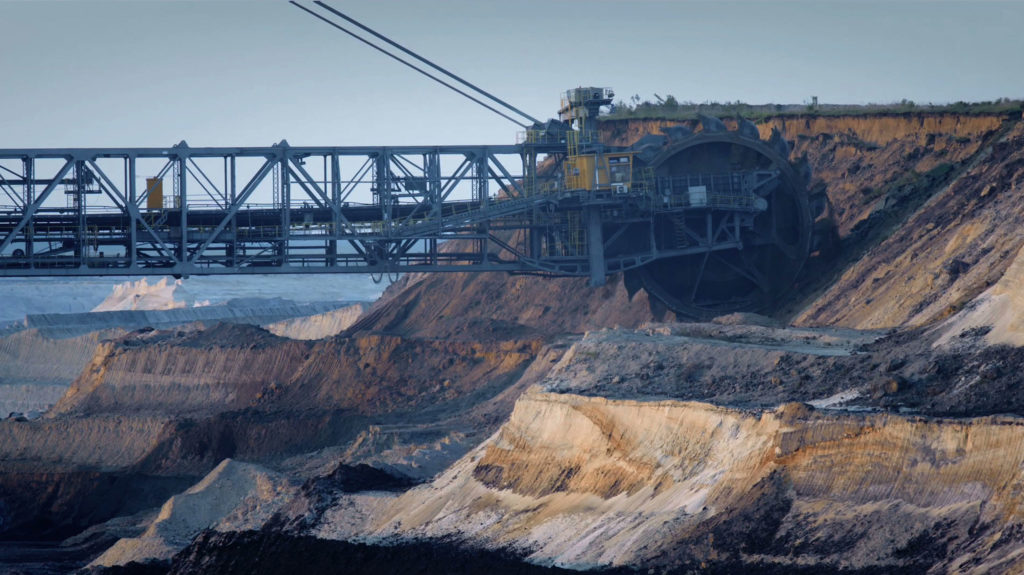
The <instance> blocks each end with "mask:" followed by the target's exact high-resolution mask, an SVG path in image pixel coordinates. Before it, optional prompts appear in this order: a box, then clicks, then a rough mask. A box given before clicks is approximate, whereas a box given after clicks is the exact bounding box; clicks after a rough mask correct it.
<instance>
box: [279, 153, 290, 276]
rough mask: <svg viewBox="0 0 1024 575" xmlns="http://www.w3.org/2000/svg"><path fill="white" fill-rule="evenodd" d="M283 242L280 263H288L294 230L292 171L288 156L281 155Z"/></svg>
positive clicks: (284, 264) (285, 264) (283, 264)
mask: <svg viewBox="0 0 1024 575" xmlns="http://www.w3.org/2000/svg"><path fill="white" fill-rule="evenodd" d="M280 166H281V243H280V244H279V246H280V247H279V249H280V260H279V261H280V265H282V266H287V265H288V238H289V236H291V230H292V186H291V172H290V171H289V170H288V156H287V154H285V153H282V155H281V164H280Z"/></svg>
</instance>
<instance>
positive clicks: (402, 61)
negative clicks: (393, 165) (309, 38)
mask: <svg viewBox="0 0 1024 575" xmlns="http://www.w3.org/2000/svg"><path fill="white" fill-rule="evenodd" d="M289 4H292V5H294V6H297V7H298V8H301V9H302V10H303V11H305V12H306V13H308V14H311V15H312V16H314V17H316V18H318V19H320V20H323V21H324V22H326V23H328V24H330V25H331V26H334V27H335V28H337V29H338V30H341V31H342V32H344V33H346V34H348V35H349V36H351V37H353V38H355V39H356V40H359V41H360V42H362V43H363V44H366V45H367V46H369V47H371V48H373V49H374V50H377V51H378V52H381V53H382V54H384V55H386V56H388V57H390V58H392V59H394V60H396V61H398V62H400V63H402V64H405V65H406V66H408V67H409V68H412V69H413V70H415V71H417V72H419V73H420V74H423V75H424V76H426V77H427V78H430V79H431V80H433V81H435V82H437V83H438V84H441V85H442V86H445V87H447V88H448V89H450V90H453V91H455V92H457V93H459V94H461V95H463V96H465V97H466V98H469V99H470V100H472V101H474V102H476V103H477V104H480V105H481V106H483V107H484V108H487V109H488V110H490V111H492V112H494V113H495V114H498V115H499V116H501V117H502V118H505V119H506V120H508V121H510V122H512V123H513V124H516V125H517V126H519V127H521V128H524V129H526V128H529V126H528V125H526V124H523V123H522V122H520V121H518V120H516V119H515V118H513V117H511V116H509V115H508V114H505V113H504V112H502V111H501V110H498V109H497V108H494V107H493V106H491V105H490V104H487V103H486V102H483V101H481V100H480V99H478V98H475V97H474V96H472V95H470V94H467V93H466V92H464V91H462V90H460V89H459V88H457V87H455V86H452V85H451V84H449V83H448V82H445V81H444V80H442V79H440V78H438V77H436V76H433V75H431V74H430V73H429V72H427V71H426V70H424V69H422V68H420V67H418V66H416V65H415V64H410V63H409V62H407V61H405V60H403V59H401V58H400V57H398V56H396V55H395V54H393V53H391V52H388V51H387V50H385V49H384V48H381V47H380V46H377V45H376V44H374V43H373V42H370V41H369V40H367V39H365V38H363V37H362V36H359V35H358V34H355V33H354V32H352V31H350V30H347V29H345V28H344V27H342V26H340V25H339V24H337V23H335V22H331V21H330V20H328V19H327V18H326V17H324V16H321V15H320V14H317V13H316V12H314V11H312V10H310V9H309V8H306V7H305V6H303V5H301V4H299V3H298V2H296V1H295V0H289Z"/></svg>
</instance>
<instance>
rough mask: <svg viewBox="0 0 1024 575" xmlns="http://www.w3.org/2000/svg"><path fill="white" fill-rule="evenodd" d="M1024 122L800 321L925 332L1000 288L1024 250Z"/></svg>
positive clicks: (873, 251)
mask: <svg viewBox="0 0 1024 575" xmlns="http://www.w3.org/2000/svg"><path fill="white" fill-rule="evenodd" d="M1022 192H1024V123H1017V124H1015V125H1013V126H1012V128H1009V129H1008V131H1007V132H1006V133H1005V134H1002V135H1000V136H999V138H998V140H997V141H996V142H994V143H993V144H991V145H990V146H988V147H986V148H984V149H983V150H982V151H981V152H980V153H979V154H978V155H977V156H975V157H974V158H973V159H972V160H971V162H969V163H968V165H966V166H964V167H963V169H962V171H960V172H959V173H958V174H957V175H956V176H955V177H953V178H952V180H951V181H950V182H949V183H948V185H945V186H940V187H939V188H938V190H937V191H936V192H935V193H934V194H932V195H931V196H930V197H929V198H928V200H927V202H926V203H925V204H924V205H923V206H922V207H921V208H920V209H919V210H917V211H916V212H914V213H913V215H911V216H910V217H909V218H908V219H906V220H905V221H903V222H902V223H901V225H900V226H899V227H898V228H897V229H895V230H894V231H893V232H892V233H891V235H889V236H888V237H886V238H885V239H884V240H883V241H882V242H881V243H879V244H878V245H876V246H875V247H873V248H871V249H870V250H869V251H868V252H867V253H866V254H864V256H863V257H861V258H860V259H859V260H858V261H856V262H855V263H853V265H851V266H850V267H848V268H847V269H846V270H845V271H844V272H843V274H842V276H841V277H839V279H838V281H836V282H834V283H833V284H832V285H831V286H830V287H829V288H828V290H827V291H825V293H824V294H822V295H821V297H819V298H818V299H817V300H816V301H815V302H813V303H812V304H811V305H810V306H808V307H807V309H805V310H804V312H803V313H801V314H800V315H799V316H798V317H797V318H796V319H797V322H798V323H801V324H818V325H822V324H824V325H844V326H849V327H857V328H878V327H892V326H900V325H911V326H913V325H923V324H926V323H929V322H931V321H934V320H936V319H938V318H941V317H944V316H945V315H948V314H949V313H950V312H952V311H956V310H958V309H959V308H961V307H962V306H963V305H964V304H966V303H967V302H968V301H970V300H971V299H973V298H974V297H976V296H978V295H979V294H980V293H981V292H982V291H984V290H985V289H986V288H988V287H989V286H991V285H992V284H994V283H996V282H997V281H998V280H999V278H1000V277H1002V275H1003V273H1004V272H1005V271H1006V269H1007V267H1008V266H1009V264H1010V262H1011V261H1012V259H1013V257H1014V256H1015V255H1016V253H1017V252H1018V251H1019V250H1020V248H1021V246H1024V233H1021V231H1020V230H1021V229H1022V226H1024V202H1021V201H1020V200H1021V193H1022Z"/></svg>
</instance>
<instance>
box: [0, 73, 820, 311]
mask: <svg viewBox="0 0 1024 575" xmlns="http://www.w3.org/2000/svg"><path fill="white" fill-rule="evenodd" d="M610 97H611V93H610V91H609V90H606V89H594V88H578V89H575V90H570V91H569V92H567V93H566V95H565V98H564V101H563V110H562V115H563V120H562V121H551V122H548V123H547V124H543V125H542V124H535V125H534V126H533V127H532V128H531V129H530V130H529V131H527V133H526V134H525V136H524V138H523V143H521V144H517V145H497V146H413V147H409V146H398V147H293V146H290V145H288V143H287V142H284V141H282V142H281V143H279V144H277V145H274V146H270V147H263V148H192V147H189V146H188V145H187V144H185V143H184V142H181V143H180V144H178V145H176V146H173V147H170V148H106V149H21V150H18V149H14V150H0V276H45V275H65V276H85V275H158V274H159V275H165V274H166V275H175V276H189V275H205V274H247V273H249V274H253V273H258V274H265V273H289V274H294V273H370V274H388V273H401V272H412V271H419V272H446V271H461V272H467V271H505V272H515V273H541V274H554V275H574V276H589V277H590V279H591V283H592V284H594V285H599V284H601V283H603V282H604V279H605V277H606V276H607V275H608V274H611V273H617V272H630V273H634V272H631V270H636V271H635V274H636V277H637V278H639V280H640V283H641V284H642V285H643V287H645V288H646V289H647V291H648V292H649V293H650V294H652V295H654V296H655V297H657V298H659V299H661V300H662V301H664V302H666V303H667V304H668V305H669V306H670V307H672V308H673V309H676V310H678V311H681V312H683V313H686V314H688V315H696V316H700V315H707V314H712V313H719V312H722V311H730V310H736V309H755V308H758V307H763V305H765V303H766V302H768V301H770V300H771V299H772V298H774V297H775V296H776V295H777V294H778V293H780V291H781V290H784V289H786V288H787V287H788V286H789V285H790V284H791V283H792V280H793V278H794V277H795V274H796V273H797V272H798V271H799V268H800V266H801V265H802V263H803V261H804V260H805V259H806V257H807V254H808V251H809V246H810V241H811V223H812V219H811V216H810V213H809V209H808V201H807V197H806V192H805V191H804V189H805V185H806V181H805V180H806V177H801V176H800V175H798V174H797V172H796V171H795V170H794V168H793V166H791V165H790V164H789V162H788V160H787V159H786V158H785V155H784V154H785V153H786V150H784V149H781V148H779V146H778V145H777V144H778V141H777V139H773V141H774V142H775V143H774V144H773V143H772V141H770V142H767V143H766V142H762V141H761V140H760V138H759V137H758V135H757V131H756V129H754V130H753V131H751V130H750V129H749V128H750V127H749V126H748V127H747V129H746V130H743V129H741V130H738V131H728V130H724V128H723V126H722V124H721V122H717V121H715V122H712V121H711V120H710V119H709V120H707V121H706V122H705V124H704V129H703V130H701V131H700V132H698V133H696V134H694V133H693V132H691V131H689V130H682V129H680V130H676V131H674V132H670V133H669V134H666V135H664V136H648V137H647V138H644V139H642V140H641V141H639V142H637V144H635V145H634V146H631V147H611V146H607V145H605V144H603V143H602V142H600V141H599V140H598V138H597V137H596V132H595V131H594V130H593V129H592V127H589V128H588V126H593V125H594V123H595V122H596V118H595V117H594V116H596V114H597V111H598V108H599V107H600V105H602V104H603V103H605V102H607V101H608V100H610ZM574 124H576V125H579V128H578V129H574V127H573V125H574ZM450 240H458V241H455V242H450ZM446 243H447V245H445V244H446Z"/></svg>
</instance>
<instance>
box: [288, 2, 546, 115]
mask: <svg viewBox="0 0 1024 575" xmlns="http://www.w3.org/2000/svg"><path fill="white" fill-rule="evenodd" d="M289 3H290V4H292V5H294V6H296V7H297V8H300V9H302V10H303V11H305V12H306V13H308V14H310V15H312V16H313V17H315V18H318V19H320V20H323V21H324V22H326V23H327V24H330V25H331V26H333V27H335V28H337V29H338V30H340V31H342V32H344V33H345V34H348V35H349V36H351V37H353V38H355V39H356V40H359V41H360V42H362V43H364V44H366V45H367V46H369V47H371V48H373V49H374V50H377V51H378V52H381V53H383V54H385V55H386V56H388V57H390V58H392V59H393V60H396V61H398V62H400V63H401V64H404V65H406V66H408V67H409V68H412V69H413V70H415V71H417V72H419V73H420V74H422V75H424V76H426V77H428V78H430V79H431V80H434V81H435V82H437V83H438V84H441V85H442V86H444V87H446V88H448V89H450V90H452V91H454V92H456V93H458V94H460V95H462V96H464V97H466V98H468V99H469V100H472V101H473V102H475V103H477V104H479V105H481V106H483V107H484V108H487V109H488V110H490V111H492V112H494V113H495V114H498V115H499V116H501V117H502V118H505V119H506V120H509V121H510V122H512V123H514V124H516V125H518V126H520V127H522V128H527V127H529V126H528V125H527V124H524V123H523V122H521V121H520V120H517V119H515V118H513V117H512V116H510V115H508V114H506V113H505V112H502V111H501V110H498V109H497V108H495V107H494V106H492V105H490V104H488V103H487V102H484V101H482V100H481V99H479V98H477V97H475V96H473V95H471V94H469V93H467V92H465V91H464V90H462V89H460V88H458V87H456V86H453V85H452V84H450V83H449V82H446V81H445V80H443V79H442V78H439V77H437V76H436V75H434V74H432V73H430V72H429V71H427V70H424V69H423V68H421V67H419V66H417V65H415V64H413V63H411V62H409V61H408V60H405V59H404V58H402V57H401V56H399V55H397V54H395V53H394V52H391V51H389V50H387V49H386V48H383V47H381V46H379V45H377V44H375V43H373V42H371V41H370V40H367V39H366V38H364V37H362V36H360V35H359V34H356V33H355V32H353V31H351V30H349V29H347V28H345V27H344V26H342V25H341V24H339V23H337V22H335V21H333V20H331V19H330V18H328V17H326V16H324V15H322V14H318V13H317V12H315V11H313V10H312V9H310V8H307V7H306V6H303V5H301V4H299V3H298V2H296V1H295V0H289ZM313 3H314V4H316V5H317V6H319V7H320V8H323V9H324V10H326V11H328V12H330V13H331V14H333V15H335V16H337V17H339V18H342V19H343V20H345V21H346V22H348V23H350V24H352V25H354V26H356V27H358V28H359V29H360V30H363V31H364V32H367V33H369V34H371V35H372V36H373V37H375V38H377V39H378V40H380V41H383V42H385V43H387V44H388V45H390V46H392V47H394V48H397V49H398V50H401V51H402V52H403V53H405V54H407V55H409V56H411V57H413V58H415V59H416V60H418V61H419V62H422V63H423V64H426V65H427V66H430V67H431V68H433V69H434V70H437V71H439V72H441V73H442V74H444V75H445V76H448V77H449V78H451V79H453V80H455V81H456V82H458V83H460V84H462V85H463V86H466V87H467V88H469V89H471V90H473V91H474V92H476V93H477V94H480V95H481V96H483V97H485V98H487V99H489V100H491V101H492V102H495V103H497V104H498V105H500V106H502V107H504V108H505V109H506V110H508V111H510V112H512V113H514V114H518V115H519V116H522V117H523V118H525V119H527V120H529V121H530V122H533V123H534V124H540V123H541V122H540V120H537V119H536V118H534V117H533V116H531V115H529V114H527V113H526V112H523V111H522V110H520V109H519V108H516V107H515V106H513V105H511V104H509V103H508V102H505V101H504V100H502V99H500V98H498V97H497V96H495V95H493V94H491V93H490V92H487V91H486V90H483V89H482V88H480V87H478V86H476V85H475V84H472V83H470V82H468V81H466V80H464V79H463V78H461V77H459V76H457V75H455V74H453V73H452V72H450V71H448V70H446V69H445V68H442V67H441V66H439V65H437V64H435V63H434V62H431V61H430V60H428V59H426V58H424V57H422V56H420V55H419V54H417V53H415V52H413V51H412V50H409V49H408V48H406V47H404V46H402V45H401V44H399V43H397V42H395V41H393V40H391V39H390V38H388V37H387V36H384V35H383V34H380V33H378V32H376V31H375V30H373V29H371V28H370V27H368V26H365V25H363V24H361V23H360V22H358V21H356V20H355V19H354V18H351V17H350V16H347V15H345V14H343V13H341V12H340V11H338V10H336V9H335V8H333V7H331V6H329V5H327V4H326V3H324V2H321V1H319V0H316V1H315V2H313Z"/></svg>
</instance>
